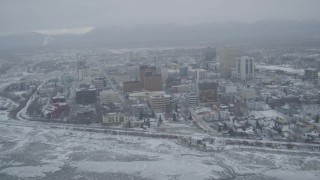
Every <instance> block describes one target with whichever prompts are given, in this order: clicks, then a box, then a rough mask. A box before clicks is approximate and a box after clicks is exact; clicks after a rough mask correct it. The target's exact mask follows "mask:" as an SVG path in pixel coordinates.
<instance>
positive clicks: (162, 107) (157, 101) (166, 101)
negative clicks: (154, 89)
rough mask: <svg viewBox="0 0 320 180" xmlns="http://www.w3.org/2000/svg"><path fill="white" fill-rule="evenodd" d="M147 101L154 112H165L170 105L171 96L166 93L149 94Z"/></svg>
mask: <svg viewBox="0 0 320 180" xmlns="http://www.w3.org/2000/svg"><path fill="white" fill-rule="evenodd" d="M148 101H149V104H150V106H151V108H152V110H153V111H154V112H155V113H161V112H166V111H167V110H168V109H170V106H171V103H170V102H171V96H170V95H168V94H163V95H155V96H150V97H149V99H148Z"/></svg>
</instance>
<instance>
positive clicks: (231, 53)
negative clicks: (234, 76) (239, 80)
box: [219, 47, 240, 78]
mask: <svg viewBox="0 0 320 180" xmlns="http://www.w3.org/2000/svg"><path fill="white" fill-rule="evenodd" d="M239 54H240V53H239V52H238V50H236V49H234V48H231V47H224V48H221V49H220V50H219V57H220V74H221V77H222V78H231V72H232V70H233V69H234V68H235V67H236V57H237V56H239Z"/></svg>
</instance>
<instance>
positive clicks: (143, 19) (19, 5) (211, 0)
mask: <svg viewBox="0 0 320 180" xmlns="http://www.w3.org/2000/svg"><path fill="white" fill-rule="evenodd" d="M318 7H320V1H317V0H305V1H302V0H281V1H279V0H259V1H256V0H239V1H232V0H225V1H219V0H197V1H195V0H162V1H156V0H135V1H126V0H106V1H103V0H90V1H89V0H56V1H48V0H30V1H22V0H3V1H1V2H0V24H1V26H0V34H8V33H16V32H30V31H40V30H42V32H43V33H46V32H47V33H48V31H43V30H55V31H49V33H51V34H54V33H65V32H69V33H73V31H72V29H73V30H75V31H76V32H78V33H81V32H82V31H81V29H82V27H85V29H86V30H90V28H92V27H112V26H123V27H131V26H136V25H157V24H182V25H193V24H202V23H214V22H245V23H251V22H256V21H262V20H270V19H271V20H298V21H300V20H317V21H318V20H320V11H318ZM40 32H41V31H40Z"/></svg>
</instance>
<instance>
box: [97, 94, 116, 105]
mask: <svg viewBox="0 0 320 180" xmlns="http://www.w3.org/2000/svg"><path fill="white" fill-rule="evenodd" d="M109 103H120V98H119V94H118V93H117V92H115V91H101V93H100V104H102V105H108V104H109Z"/></svg>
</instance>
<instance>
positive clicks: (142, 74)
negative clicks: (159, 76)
mask: <svg viewBox="0 0 320 180" xmlns="http://www.w3.org/2000/svg"><path fill="white" fill-rule="evenodd" d="M156 72H157V69H156V67H154V66H152V67H149V66H146V65H144V66H140V73H139V74H140V83H141V87H142V88H144V78H145V76H146V74H148V75H150V74H151V75H152V74H156Z"/></svg>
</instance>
